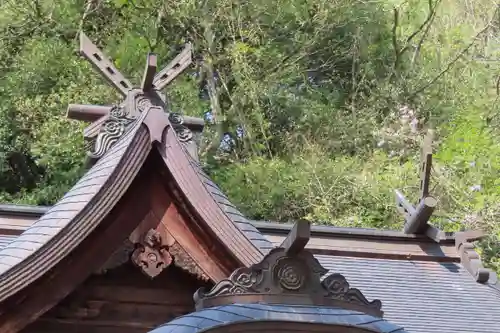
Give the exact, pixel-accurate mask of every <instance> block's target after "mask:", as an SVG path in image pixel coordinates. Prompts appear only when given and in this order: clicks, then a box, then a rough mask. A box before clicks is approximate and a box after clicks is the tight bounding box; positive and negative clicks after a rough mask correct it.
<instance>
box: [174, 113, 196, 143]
mask: <svg viewBox="0 0 500 333" xmlns="http://www.w3.org/2000/svg"><path fill="white" fill-rule="evenodd" d="M168 120H170V123H171V124H172V127H173V129H174V131H175V133H176V134H177V138H178V139H179V141H181V142H187V141H189V140H191V139H193V132H191V130H190V129H189V128H187V127H186V126H184V125H183V124H184V118H183V117H182V116H181V115H180V114H178V113H174V112H172V113H170V114H169V115H168Z"/></svg>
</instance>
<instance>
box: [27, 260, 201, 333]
mask: <svg viewBox="0 0 500 333" xmlns="http://www.w3.org/2000/svg"><path fill="white" fill-rule="evenodd" d="M202 286H204V287H207V288H209V287H210V285H207V284H205V283H202V282H199V281H198V280H197V279H196V278H194V277H193V276H192V275H190V274H188V273H186V272H184V271H182V270H181V269H179V268H177V267H175V266H170V267H169V268H168V269H166V270H165V271H163V272H162V273H161V274H160V275H159V276H158V277H157V278H155V279H149V278H148V277H147V276H145V275H144V274H141V272H140V271H139V270H138V269H137V268H136V267H134V266H133V265H132V264H131V263H129V264H126V265H123V266H121V267H119V268H116V269H114V270H111V271H109V272H107V273H106V274H103V275H99V276H92V277H90V278H89V279H88V280H87V281H86V282H85V283H83V285H81V286H80V287H79V288H78V289H77V290H76V291H74V292H73V293H72V294H71V295H70V296H68V297H67V298H66V299H65V300H64V301H63V302H61V303H60V304H59V305H57V306H56V307H54V308H53V309H52V310H50V311H49V312H47V313H46V314H45V315H43V316H42V317H40V318H39V319H38V320H37V321H36V322H34V323H33V324H31V325H30V326H28V327H26V328H25V329H24V330H23V331H22V333H49V332H50V333H58V332H61V333H62V332H100V333H118V332H133V333H135V332H137V333H144V332H148V331H149V330H151V329H152V328H154V327H156V326H158V325H160V324H163V323H165V322H167V321H169V320H170V319H173V318H175V317H178V316H180V315H183V314H186V313H189V312H192V311H193V310H194V302H193V293H194V292H195V291H196V290H197V289H198V288H199V287H202Z"/></svg>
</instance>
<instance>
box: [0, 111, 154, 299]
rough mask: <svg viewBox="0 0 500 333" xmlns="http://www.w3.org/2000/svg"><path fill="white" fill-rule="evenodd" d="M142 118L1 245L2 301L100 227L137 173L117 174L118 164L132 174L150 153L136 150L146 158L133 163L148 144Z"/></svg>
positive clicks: (0, 292)
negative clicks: (55, 200) (50, 204)
mask: <svg viewBox="0 0 500 333" xmlns="http://www.w3.org/2000/svg"><path fill="white" fill-rule="evenodd" d="M141 122H142V121H137V122H136V124H135V125H134V126H131V128H130V129H129V130H128V132H126V133H125V134H124V136H123V137H122V138H121V139H120V140H119V141H118V142H117V143H116V144H115V145H114V146H113V147H112V148H111V149H110V150H109V151H108V153H107V154H106V155H105V156H104V157H103V158H102V159H100V160H99V161H98V162H97V163H96V164H95V165H94V166H93V167H92V168H91V169H90V170H89V171H88V172H87V173H86V174H85V175H84V176H83V177H82V178H81V179H80V180H79V181H78V182H77V183H76V184H75V185H74V186H73V188H72V189H71V190H70V191H69V192H67V193H66V195H65V196H64V197H63V198H62V199H61V200H60V201H59V202H58V203H57V204H56V205H54V206H53V207H51V208H50V209H49V210H48V211H47V212H46V214H44V215H43V216H41V217H40V218H39V219H38V220H37V221H36V222H34V223H33V224H32V225H31V226H30V227H29V228H28V229H26V230H25V231H24V232H23V233H22V234H21V235H20V236H19V237H17V238H15V239H13V240H12V239H11V241H10V242H9V243H8V244H6V245H5V246H4V247H2V248H1V249H0V300H1V299H4V298H5V297H8V296H9V295H10V294H11V293H13V292H15V290H17V288H18V287H22V286H24V285H26V284H28V283H29V282H30V281H31V280H33V279H36V278H37V277H38V276H40V275H41V274H43V273H44V272H46V270H47V269H48V268H50V267H52V266H53V265H55V264H56V263H57V262H58V261H59V260H60V259H62V258H63V257H64V255H65V254H66V253H68V252H69V251H71V250H72V246H75V242H74V240H75V239H84V237H85V236H86V235H88V234H89V233H90V232H91V231H92V230H93V228H94V227H96V226H97V222H96V221H98V220H99V218H101V217H103V216H105V215H106V214H107V212H108V211H109V210H110V209H111V208H112V205H107V201H108V200H110V198H111V196H113V198H114V199H116V198H119V196H120V195H121V194H123V193H124V191H125V190H126V187H127V184H128V183H129V182H131V181H132V179H133V177H124V176H123V173H119V172H117V171H118V170H119V169H120V168H119V166H120V165H122V164H124V163H125V164H128V165H127V167H128V168H129V170H127V172H128V173H129V174H130V173H132V174H133V173H134V171H135V172H136V171H138V170H139V168H140V165H142V161H143V160H144V159H145V155H146V154H147V151H145V149H140V150H139V149H138V150H137V151H141V153H140V154H142V155H144V156H139V158H134V160H136V162H133V163H131V164H129V163H130V161H131V160H132V158H131V155H133V154H136V152H135V149H136V148H137V146H141V145H142V146H146V144H149V141H148V140H149V138H148V135H147V130H146V128H144V127H141ZM144 151H145V152H144ZM135 157H137V156H135ZM134 168H136V169H137V170H134ZM105 206H107V208H106V207H105ZM69 229H71V230H70V231H69ZM65 231H68V232H65ZM56 245H57V246H56ZM61 249H63V250H62V251H61ZM54 251H56V252H54ZM42 257H43V260H42V261H41V262H39V263H37V264H36V265H33V262H34V261H35V260H36V259H37V258H42ZM20 263H26V265H19V264H20ZM7 286H9V287H7ZM14 286H15V287H14Z"/></svg>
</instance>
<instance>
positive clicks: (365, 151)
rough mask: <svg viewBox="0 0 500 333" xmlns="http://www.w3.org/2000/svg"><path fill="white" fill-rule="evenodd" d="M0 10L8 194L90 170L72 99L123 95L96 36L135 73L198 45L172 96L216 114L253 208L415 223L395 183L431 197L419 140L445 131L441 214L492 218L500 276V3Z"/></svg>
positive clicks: (439, 178)
mask: <svg viewBox="0 0 500 333" xmlns="http://www.w3.org/2000/svg"><path fill="white" fill-rule="evenodd" d="M0 9H1V10H0V71H1V73H2V75H1V76H0V97H1V100H2V104H1V105H0V200H1V201H9V202H27V203H33V204H52V203H54V202H55V201H56V200H57V199H58V198H59V197H61V195H62V194H63V193H64V192H65V191H66V190H67V189H68V188H69V187H70V186H71V184H73V183H74V182H75V181H76V179H78V177H80V176H81V174H82V172H84V170H83V161H84V153H85V152H84V149H83V140H82V135H81V132H82V129H83V126H84V125H82V124H78V123H76V122H71V121H67V120H66V119H65V116H64V113H65V108H66V106H67V104H68V103H92V104H110V103H115V102H116V101H117V100H118V99H117V97H118V96H117V95H116V94H115V92H113V90H112V89H111V88H109V87H108V86H107V85H106V84H105V83H104V82H103V81H102V80H101V79H100V78H99V77H98V75H96V74H95V73H94V72H93V71H92V70H91V68H90V66H89V65H88V64H87V63H85V61H82V60H80V59H78V57H76V55H75V52H74V51H75V49H76V47H77V36H78V33H79V31H81V30H84V31H85V32H86V33H87V34H88V35H89V36H90V37H91V38H92V40H94V41H95V42H96V44H98V46H99V47H101V48H103V49H104V51H105V52H106V54H108V55H109V56H110V57H112V59H113V60H114V62H115V64H116V65H117V67H119V68H120V70H121V71H122V72H123V73H124V74H126V75H128V76H129V78H130V79H131V80H132V81H133V82H135V83H138V82H139V80H140V77H139V75H140V74H141V71H142V68H143V61H144V55H145V53H146V52H147V51H154V52H156V53H158V55H159V60H160V64H165V63H166V62H167V61H168V60H169V59H171V58H172V57H173V56H174V55H175V54H176V53H178V52H179V51H180V49H181V48H182V46H183V44H184V43H186V42H188V41H189V42H192V43H193V45H194V48H195V56H196V65H195V66H193V69H192V70H189V71H187V73H186V74H185V75H183V76H182V77H180V78H179V79H178V80H177V81H176V82H175V84H173V85H171V86H170V87H169V88H168V95H169V97H170V99H171V105H172V108H173V110H174V111H179V112H183V113H186V114H189V115H195V116H203V115H204V114H205V113H206V112H209V111H210V112H211V115H212V116H213V118H214V121H213V122H211V123H209V124H208V126H207V128H206V133H205V136H204V140H203V144H202V145H201V147H200V153H201V155H202V157H203V160H204V162H205V163H206V167H207V170H208V171H209V172H210V174H211V175H212V176H213V177H214V178H215V180H216V181H217V183H219V184H220V186H221V187H222V188H223V189H224V190H225V191H226V192H227V193H228V195H229V196H230V197H231V199H232V200H234V202H235V203H237V204H238V205H239V206H240V208H241V209H242V210H243V211H244V212H245V213H246V214H248V215H249V217H251V218H255V219H270V220H277V221H287V220H295V219H307V220H311V221H315V222H317V223H325V224H335V225H343V226H359V227H376V228H386V229H400V228H401V224H402V219H401V217H400V216H398V215H397V213H396V211H395V208H394V204H393V200H394V199H393V194H392V190H393V189H394V188H399V189H401V190H403V191H404V192H405V193H409V194H410V195H411V196H412V200H415V199H416V195H417V185H418V174H417V168H418V167H417V164H418V150H419V146H420V143H421V139H422V134H423V133H424V132H425V130H426V129H427V128H429V127H432V128H434V129H436V133H437V143H436V148H437V151H438V153H437V156H436V161H435V164H434V170H433V179H432V181H433V185H434V188H433V193H434V194H435V195H436V196H437V197H438V198H439V203H440V206H439V209H438V211H437V214H436V216H435V217H434V218H433V221H432V222H433V223H435V224H437V225H439V226H440V227H442V228H444V229H446V230H462V229H467V228H484V229H486V230H488V231H489V232H490V234H491V235H492V236H491V238H489V239H488V240H486V241H485V242H484V243H483V247H482V249H483V253H484V255H485V256H486V257H487V258H489V260H490V264H491V265H492V266H493V267H495V268H496V269H498V270H500V262H499V261H498V259H497V257H498V252H499V249H500V247H499V246H498V239H500V224H499V222H498V217H499V215H500V204H499V202H500V186H499V185H500V183H499V182H500V180H499V170H500V145H499V142H500V140H499V139H500V137H499V135H500V133H499V131H498V125H499V119H498V117H499V107H498V105H499V103H498V99H499V91H498V89H499V88H498V86H499V83H498V82H499V79H498V73H499V70H500V66H499V63H498V61H497V58H498V55H499V54H498V51H497V50H498V49H499V47H498V46H499V43H498V37H497V35H498V29H499V27H498V25H497V24H498V22H499V20H498V13H497V12H496V10H497V5H496V4H495V3H494V2H491V1H490V0H478V1H475V2H473V3H472V2H465V3H462V2H456V1H451V0H432V1H429V2H422V1H416V0H410V1H401V0H376V1H370V2H364V1H351V0H349V1H347V0H334V1H331V0H329V1H326V0H310V1H305V0H287V1H283V0H278V1H262V0H252V1H240V0H218V1H213V0H205V1H194V0H181V1H176V2H164V1H159V0H100V1H83V0H78V1H67V0H63V1H53V0H36V1H28V0H20V1H17V2H12V1H4V2H2V3H1V4H0ZM238 133H239V134H238ZM241 134H243V135H241ZM221 140H224V142H225V145H223V146H221V145H220V142H221ZM228 147H229V149H228Z"/></svg>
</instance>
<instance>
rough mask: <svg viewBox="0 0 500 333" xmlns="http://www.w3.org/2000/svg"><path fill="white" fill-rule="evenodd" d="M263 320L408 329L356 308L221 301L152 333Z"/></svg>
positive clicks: (392, 332)
mask: <svg viewBox="0 0 500 333" xmlns="http://www.w3.org/2000/svg"><path fill="white" fill-rule="evenodd" d="M259 321H283V322H295V323H321V324H328V325H340V326H351V327H360V328H364V329H368V330H371V331H373V332H379V333H396V332H397V333H405V332H406V331H405V330H404V329H403V328H402V327H400V326H397V325H395V324H392V323H390V322H388V321H386V320H384V319H382V318H378V317H374V316H370V315H367V314H364V313H361V312H356V311H350V310H344V309H340V308H329V307H317V306H304V305H284V304H272V305H271V304H262V303H255V304H230V305H221V306H216V307H212V308H208V309H204V310H200V311H197V312H193V313H190V314H187V315H185V316H182V317H179V318H177V319H174V320H172V321H171V322H169V323H166V324H164V325H162V326H159V327H158V328H156V329H154V330H153V331H151V332H150V333H199V332H204V331H207V330H209V329H211V328H215V327H217V326H226V325H230V324H235V323H242V322H259Z"/></svg>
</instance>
